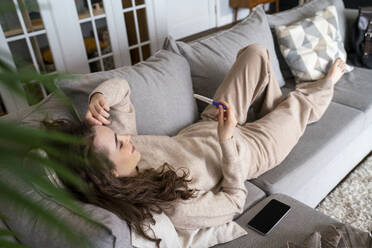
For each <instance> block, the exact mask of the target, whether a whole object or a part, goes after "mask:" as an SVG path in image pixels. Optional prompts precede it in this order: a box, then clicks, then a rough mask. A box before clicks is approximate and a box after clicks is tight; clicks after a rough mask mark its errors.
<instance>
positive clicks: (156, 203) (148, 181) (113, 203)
mask: <svg viewBox="0 0 372 248" xmlns="http://www.w3.org/2000/svg"><path fill="white" fill-rule="evenodd" d="M44 126H45V127H46V128H47V129H50V130H58V131H63V132H65V133H68V134H70V135H73V136H75V137H82V138H83V140H84V142H83V143H76V144H71V145H70V146H69V147H68V148H67V150H70V151H71V152H73V153H74V154H78V155H80V156H81V157H82V159H78V160H75V161H76V162H74V164H72V163H71V159H70V160H68V159H66V160H64V161H60V162H61V163H63V164H64V165H65V166H67V167H68V168H70V169H71V170H73V171H74V172H75V173H77V174H78V175H79V176H80V177H81V178H82V179H83V181H85V182H87V184H88V194H87V193H86V192H82V191H81V190H80V189H79V188H77V187H74V186H72V185H71V184H69V183H68V182H63V183H64V185H65V186H66V187H67V188H68V189H69V191H71V192H72V193H73V194H74V195H75V196H76V197H77V198H78V199H79V200H81V201H83V202H86V203H91V204H94V205H97V206H100V207H102V208H105V209H107V210H109V211H111V212H113V213H115V214H116V215H118V216H119V217H120V218H122V219H123V220H125V221H126V222H127V223H129V224H130V226H131V227H132V228H134V229H135V230H136V231H137V232H138V233H139V234H141V235H142V236H143V237H145V238H147V239H149V240H151V241H154V242H156V244H157V246H159V244H160V241H161V239H156V238H152V237H150V236H149V235H148V234H146V232H145V230H146V229H148V228H149V225H148V224H145V222H147V221H150V223H151V224H155V220H154V218H153V215H152V213H161V212H163V210H164V209H167V208H171V206H172V204H169V203H170V202H173V201H176V200H177V199H182V200H186V199H189V198H191V197H194V195H195V192H196V191H195V190H193V189H190V188H189V187H188V183H189V182H190V181H191V179H189V172H188V170H186V169H185V170H181V172H182V175H177V172H178V171H176V170H174V169H173V168H172V167H171V166H170V165H169V164H164V165H163V166H161V167H160V168H159V169H157V170H155V169H146V170H144V171H141V172H139V173H138V175H136V176H134V177H115V176H114V174H113V172H112V171H113V168H114V165H113V163H112V162H111V161H110V160H109V159H108V158H107V156H105V155H104V153H103V152H102V151H101V152H100V151H97V150H96V149H95V148H94V147H93V139H94V136H95V132H94V129H93V128H92V127H91V126H89V125H87V124H86V123H73V122H71V121H68V120H53V121H50V120H47V121H44ZM64 151H66V147H64ZM67 153H68V151H67ZM60 160H61V158H60ZM62 160H63V159H62ZM78 161H79V162H78ZM76 163H79V164H78V165H77V164H76ZM97 165H98V166H97Z"/></svg>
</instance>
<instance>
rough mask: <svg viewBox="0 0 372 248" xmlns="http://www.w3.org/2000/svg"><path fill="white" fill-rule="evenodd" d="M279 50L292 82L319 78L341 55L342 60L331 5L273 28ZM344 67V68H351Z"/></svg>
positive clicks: (342, 53) (337, 26)
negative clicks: (293, 80) (291, 76)
mask: <svg viewBox="0 0 372 248" xmlns="http://www.w3.org/2000/svg"><path fill="white" fill-rule="evenodd" d="M276 35H277V37H278V43H279V47H280V51H281V53H282V54H283V57H284V58H285V60H286V62H287V64H288V66H289V68H290V69H291V71H292V74H293V75H294V77H295V80H296V82H300V81H313V80H318V79H321V78H323V77H324V76H325V75H326V74H327V72H328V69H329V67H330V66H331V65H332V63H333V62H334V61H335V60H336V59H337V58H338V57H341V59H342V60H343V61H346V51H345V48H344V44H343V42H342V37H341V34H340V31H339V23H338V19H337V10H336V7H335V6H334V5H330V6H328V7H327V8H325V9H323V10H320V11H318V12H316V13H315V16H313V17H309V18H305V19H303V20H300V21H298V22H295V23H292V24H290V25H288V26H279V27H278V28H277V29H276ZM351 69H352V67H350V66H349V67H348V68H347V69H346V71H351Z"/></svg>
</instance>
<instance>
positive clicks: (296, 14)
mask: <svg viewBox="0 0 372 248" xmlns="http://www.w3.org/2000/svg"><path fill="white" fill-rule="evenodd" d="M330 5H334V6H335V7H336V10H337V15H338V20H339V28H340V30H339V31H340V34H341V37H342V40H343V41H345V25H346V24H345V17H344V9H345V6H344V3H343V1H342V0H312V1H309V2H307V3H305V4H303V5H301V6H298V7H295V8H292V9H289V10H286V11H282V12H279V13H276V14H272V15H267V20H268V22H269V25H270V28H271V29H272V31H273V36H274V43H275V51H276V54H277V56H278V60H279V65H280V70H281V71H282V73H283V76H284V79H285V80H286V82H288V81H290V80H293V74H292V73H291V70H290V68H289V66H288V64H287V62H286V61H285V59H284V57H283V55H282V54H281V52H280V48H279V44H278V40H277V37H276V34H275V29H276V28H277V27H279V26H283V25H285V26H286V25H289V24H291V23H294V22H297V21H300V20H302V19H305V18H309V17H312V16H314V15H315V13H316V12H318V11H320V10H322V9H324V8H326V7H328V6H330Z"/></svg>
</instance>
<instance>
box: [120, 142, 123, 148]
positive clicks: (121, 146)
mask: <svg viewBox="0 0 372 248" xmlns="http://www.w3.org/2000/svg"><path fill="white" fill-rule="evenodd" d="M121 148H123V142H122V141H121V142H120V149H121Z"/></svg>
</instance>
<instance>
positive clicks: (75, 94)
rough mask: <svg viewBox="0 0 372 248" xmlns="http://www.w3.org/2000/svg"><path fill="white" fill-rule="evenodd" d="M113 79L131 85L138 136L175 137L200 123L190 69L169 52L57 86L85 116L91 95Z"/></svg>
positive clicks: (185, 63) (179, 58) (180, 59)
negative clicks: (188, 127)
mask: <svg viewBox="0 0 372 248" xmlns="http://www.w3.org/2000/svg"><path fill="white" fill-rule="evenodd" d="M114 77H118V78H124V79H126V80H127V81H128V83H129V86H130V88H131V96H130V97H131V101H132V103H133V105H134V108H135V111H136V122H137V123H136V124H137V132H138V134H141V135H169V136H172V135H176V134H177V133H178V131H180V130H181V129H182V128H184V127H186V126H188V125H190V124H192V123H194V122H195V121H196V120H197V119H198V109H197V106H196V102H195V99H194V98H193V90H192V82H191V76H190V66H189V64H188V63H187V61H186V60H185V59H184V58H183V57H182V56H180V55H178V54H175V53H172V52H170V51H166V50H160V51H158V52H157V53H156V54H155V55H153V56H152V57H150V58H149V59H147V60H146V61H144V62H141V63H138V64H136V65H134V66H124V67H121V68H118V69H115V70H111V71H106V72H97V73H91V74H86V75H82V76H81V77H79V78H78V79H75V80H69V81H61V82H59V83H58V85H59V87H60V88H61V89H62V90H63V91H64V92H65V93H66V95H67V96H69V97H70V98H71V99H72V101H73V103H74V104H75V107H76V108H77V109H78V111H79V112H80V114H81V115H82V116H84V115H85V113H86V110H87V107H88V96H89V94H90V93H91V92H92V91H93V89H94V88H96V87H97V86H98V85H99V84H100V83H102V82H103V81H105V80H108V79H111V78H114Z"/></svg>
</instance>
